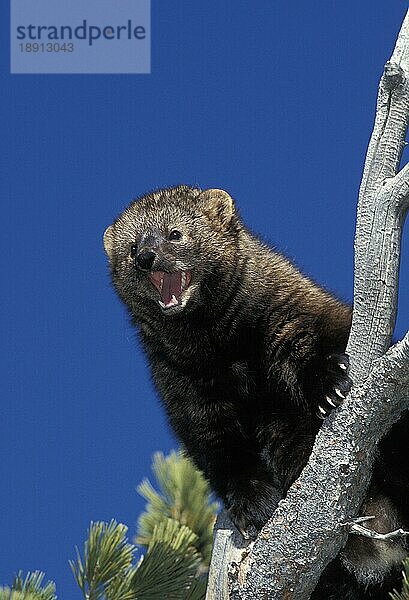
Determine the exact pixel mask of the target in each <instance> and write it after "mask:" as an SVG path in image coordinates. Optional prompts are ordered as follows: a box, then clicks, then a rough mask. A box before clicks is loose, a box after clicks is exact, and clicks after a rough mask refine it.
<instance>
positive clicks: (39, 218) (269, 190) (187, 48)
mask: <svg viewBox="0 0 409 600" xmlns="http://www.w3.org/2000/svg"><path fill="white" fill-rule="evenodd" d="M112 1H114V0H112ZM5 4H6V3H5V2H3V3H2V7H3V15H2V18H1V21H0V23H1V25H0V27H1V36H0V40H1V42H0V43H1V45H2V51H1V53H0V61H1V88H0V90H1V91H0V94H1V101H2V107H1V120H2V135H1V139H2V163H1V164H2V182H1V186H2V187H1V198H2V227H1V236H0V244H1V251H0V259H1V263H2V265H1V267H2V302H1V307H2V308H1V312H0V315H1V321H2V326H1V344H2V353H1V357H2V358H1V382H2V403H1V418H0V477H1V479H0V481H1V485H0V540H1V544H0V583H7V582H9V581H10V580H11V577H12V574H13V573H14V572H15V571H17V570H18V569H20V568H21V569H24V570H29V569H31V570H34V569H40V570H43V571H45V572H46V574H47V577H49V578H52V579H54V580H55V581H56V582H57V590H58V592H59V597H60V598H64V599H65V600H71V599H72V600H74V598H79V597H80V592H79V590H78V592H77V591H76V589H77V588H76V587H75V585H74V582H73V578H72V576H71V573H70V570H69V566H68V559H69V558H71V557H73V556H74V545H75V544H79V545H82V543H83V540H84V537H85V534H86V529H87V527H88V524H89V522H90V521H91V520H99V519H103V520H109V519H111V518H116V519H117V520H119V521H122V522H124V523H126V524H127V525H128V526H129V528H130V533H131V534H132V535H133V534H134V532H135V522H136V519H137V516H138V513H139V512H140V511H141V509H142V508H143V502H142V500H141V499H139V498H138V496H137V494H136V492H135V489H134V488H135V486H136V484H137V483H138V482H139V481H140V480H141V479H142V477H143V476H145V475H147V474H148V473H149V468H150V459H151V454H152V453H153V452H154V451H155V450H157V449H162V450H164V451H167V450H169V449H170V448H173V447H175V446H176V441H175V440H174V438H173V437H172V434H171V433H170V431H169V430H168V428H167V425H166V422H165V419H164V415H163V412H162V410H161V408H160V406H159V402H158V400H157V398H156V397H155V394H154V391H153V389H152V385H151V383H150V379H149V372H148V368H147V365H146V363H145V360H144V358H143V356H142V354H141V352H140V350H139V347H138V343H137V340H136V336H135V334H134V332H133V330H132V329H131V327H130V325H129V324H128V320H127V317H126V315H125V311H124V309H123V308H122V306H121V305H120V303H119V301H118V300H117V299H116V297H115V295H114V293H113V291H112V289H111V287H110V284H109V279H108V272H107V267H106V260H105V256H104V252H103V248H102V233H103V231H104V229H105V227H106V226H107V225H108V224H109V223H110V222H111V220H112V219H113V217H114V216H115V215H116V214H117V213H118V212H120V211H121V210H122V209H123V208H124V206H125V205H126V204H127V203H128V202H129V201H130V200H131V199H132V198H133V197H134V196H137V195H140V194H142V193H144V192H145V191H147V190H150V189H152V188H157V187H162V186H168V185H171V184H177V183H182V182H186V183H192V184H198V185H200V186H201V187H222V188H225V189H227V190H228V191H229V192H230V193H231V194H232V195H233V197H235V198H236V200H237V203H238V205H239V207H240V210H241V213H242V215H243V217H244V219H245V221H246V222H247V223H248V224H249V225H250V226H251V228H252V229H253V230H255V231H258V232H260V234H261V235H262V236H263V237H264V238H265V239H267V240H270V241H271V242H273V243H274V244H275V245H277V247H279V248H280V249H281V250H282V251H284V252H285V253H287V254H288V255H289V256H290V257H292V258H293V259H294V260H295V261H296V262H297V263H298V264H300V265H301V266H302V268H303V269H304V270H305V271H306V272H307V273H308V274H310V275H311V276H313V277H314V278H315V279H317V280H318V281H320V282H322V283H324V284H325V285H326V286H327V287H329V288H330V289H332V290H333V291H335V292H336V293H338V294H339V295H341V296H342V297H344V298H347V299H351V295H352V294H351V292H352V248H353V232H354V226H355V207H356V197H357V189H358V185H359V181H360V176H361V170H362V164H363V159H364V154H365V150H366V146H367V142H368V138H369V135H370V132H371V129H372V123H373V116H374V107H375V99H376V91H377V85H378V80H379V76H380V74H381V72H382V67H383V63H384V62H385V60H386V59H388V58H389V56H390V53H391V50H392V48H393V44H394V41H395V38H396V34H397V31H398V29H399V27H400V24H401V20H402V18H403V15H404V12H405V9H406V5H407V3H406V2H404V1H398V0H392V1H391V0H382V1H380V0H361V1H360V2H356V0H344V1H343V2H333V1H328V0H316V1H315V2H308V3H306V2H305V3H300V2H299V3H294V2H293V3H291V2H288V0H275V1H274V2H271V1H270V0H258V1H256V2H244V1H243V0H235V1H234V2H233V1H230V2H227V1H225V0H217V1H216V0H207V1H206V2H192V1H191V0H178V1H177V2H164V1H162V2H160V1H159V0H153V11H152V74H151V75H117V76H112V75H111V76H109V75H94V76H93V75H80V76H76V75H75V76H72V75H55V76H54V75H9V51H8V36H9V31H8V14H7V12H6V11H5ZM408 248H409V245H408V243H406V245H405V246H404V256H403V269H402V271H403V276H402V285H401V297H400V317H399V322H398V328H397V335H398V336H401V335H402V334H403V333H404V331H405V327H407V325H408V321H407V315H408V310H407V309H408V306H409V278H408V275H407V272H408V266H409V262H408V254H409V252H408Z"/></svg>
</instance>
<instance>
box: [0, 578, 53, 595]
mask: <svg viewBox="0 0 409 600" xmlns="http://www.w3.org/2000/svg"><path fill="white" fill-rule="evenodd" d="M43 579H44V573H41V572H40V571H34V572H33V573H27V575H26V576H25V577H24V578H23V574H22V572H21V571H19V573H18V575H16V576H15V577H14V580H13V583H12V584H11V588H9V587H2V588H0V600H57V596H56V593H55V584H54V583H53V582H52V581H48V582H47V583H46V584H45V585H44V586H43Z"/></svg>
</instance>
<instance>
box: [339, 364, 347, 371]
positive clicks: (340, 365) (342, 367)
mask: <svg viewBox="0 0 409 600" xmlns="http://www.w3.org/2000/svg"><path fill="white" fill-rule="evenodd" d="M338 366H339V368H340V369H342V370H343V371H346V370H347V366H346V365H344V363H338Z"/></svg>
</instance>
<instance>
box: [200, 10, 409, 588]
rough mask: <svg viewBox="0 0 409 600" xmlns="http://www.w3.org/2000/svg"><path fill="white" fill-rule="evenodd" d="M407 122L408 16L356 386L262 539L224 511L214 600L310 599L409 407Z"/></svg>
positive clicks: (359, 237)
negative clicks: (404, 251)
mask: <svg viewBox="0 0 409 600" xmlns="http://www.w3.org/2000/svg"><path fill="white" fill-rule="evenodd" d="M408 121H409V12H408V14H407V15H406V18H405V21H404V23H403V25H402V29H401V32H400V34H399V37H398V41H397V44H396V47H395V50H394V53H393V55H392V58H391V60H390V61H389V62H388V63H387V64H386V66H385V70H384V73H383V76H382V78H381V81H380V85H379V94H378V103H377V112H376V119H375V125H374V130H373V134H372V137H371V140H370V143H369V147H368V152H367V157H366V162H365V168H364V173H363V178H362V184H361V188H360V194H359V203H358V219H357V230H356V239H355V286H354V316H353V324H352V330H351V336H350V340H349V343H348V348H347V351H348V353H349V355H350V357H351V362H352V378H353V380H354V382H355V386H354V389H353V391H352V392H351V394H350V396H349V398H348V400H347V401H346V402H345V403H344V405H343V406H342V407H341V408H339V409H338V410H337V411H335V412H334V413H333V414H332V415H330V416H329V417H328V418H327V419H326V420H325V422H324V424H323V426H322V428H321V430H320V432H319V434H318V436H317V440H316V443H315V445H314V449H313V452H312V455H311V458H310V460H309V462H308V464H307V466H306V467H305V469H304V470H303V472H302V474H301V476H300V477H299V479H298V480H297V481H296V482H295V483H294V485H293V486H292V487H291V489H290V491H289V493H288V494H287V496H286V498H285V499H284V500H282V501H281V502H280V503H279V506H278V508H277V510H276V512H275V513H274V515H273V516H272V518H271V519H270V521H269V522H268V523H267V524H266V526H265V527H264V528H263V530H262V532H261V533H260V535H259V536H258V538H257V539H256V540H255V542H254V544H253V543H251V544H249V542H246V541H245V540H243V538H242V537H241V535H240V534H239V532H238V531H237V530H236V529H235V527H234V525H233V524H232V523H231V521H230V520H229V517H228V515H227V513H223V515H222V516H221V517H219V520H218V523H217V525H216V534H215V542H214V550H213V559H212V564H211V568H210V575H209V586H208V593H207V600H227V598H229V597H230V598H233V599H235V600H239V599H240V600H243V599H246V600H247V599H249V600H251V599H259V598H265V599H271V600H273V599H277V600H278V599H285V600H290V599H291V598H293V599H294V600H303V599H308V598H309V597H310V595H311V593H312V591H313V590H314V588H315V586H316V584H317V582H318V579H319V577H320V574H321V573H322V571H323V570H324V568H325V566H326V565H327V564H328V563H329V562H330V560H331V559H332V558H334V556H336V554H337V553H338V552H339V550H340V549H341V547H342V546H343V545H344V544H345V541H346V538H347V531H346V529H345V527H342V526H341V524H342V523H345V522H347V521H351V519H353V518H354V517H355V516H356V515H357V511H358V509H359V506H360V504H361V502H362V500H363V497H364V494H365V491H366V489H367V486H368V484H369V480H370V476H371V470H372V466H373V461H374V456H375V450H376V447H377V444H378V442H379V440H380V439H381V437H382V436H383V435H384V434H385V433H386V432H387V431H388V430H389V429H390V427H391V426H392V424H393V423H394V422H395V421H396V420H397V419H398V418H399V416H400V414H401V413H402V411H403V410H405V409H406V408H407V407H408V406H409V333H408V334H407V335H406V336H405V338H404V339H403V340H402V341H401V342H399V343H398V344H396V345H395V346H393V347H392V348H390V349H389V350H387V349H388V347H389V345H390V341H391V335H392V332H393V328H394V324H395V317H396V305H397V289H398V276H399V260H400V240H401V232H402V227H403V222H404V219H405V216H406V213H407V210H408V206H409V167H408V165H406V166H405V167H404V168H403V169H402V170H401V171H400V172H398V168H399V162H400V157H401V152H402V149H403V146H404V143H405V142H404V140H405V135H406V131H407V126H408Z"/></svg>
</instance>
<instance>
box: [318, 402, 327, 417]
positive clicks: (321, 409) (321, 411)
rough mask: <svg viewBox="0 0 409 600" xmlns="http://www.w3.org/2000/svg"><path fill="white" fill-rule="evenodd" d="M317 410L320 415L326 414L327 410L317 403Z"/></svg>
mask: <svg viewBox="0 0 409 600" xmlns="http://www.w3.org/2000/svg"><path fill="white" fill-rule="evenodd" d="M318 410H319V411H320V414H321V416H322V417H325V416H326V415H327V411H326V410H325V409H324V408H322V406H320V405H318Z"/></svg>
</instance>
